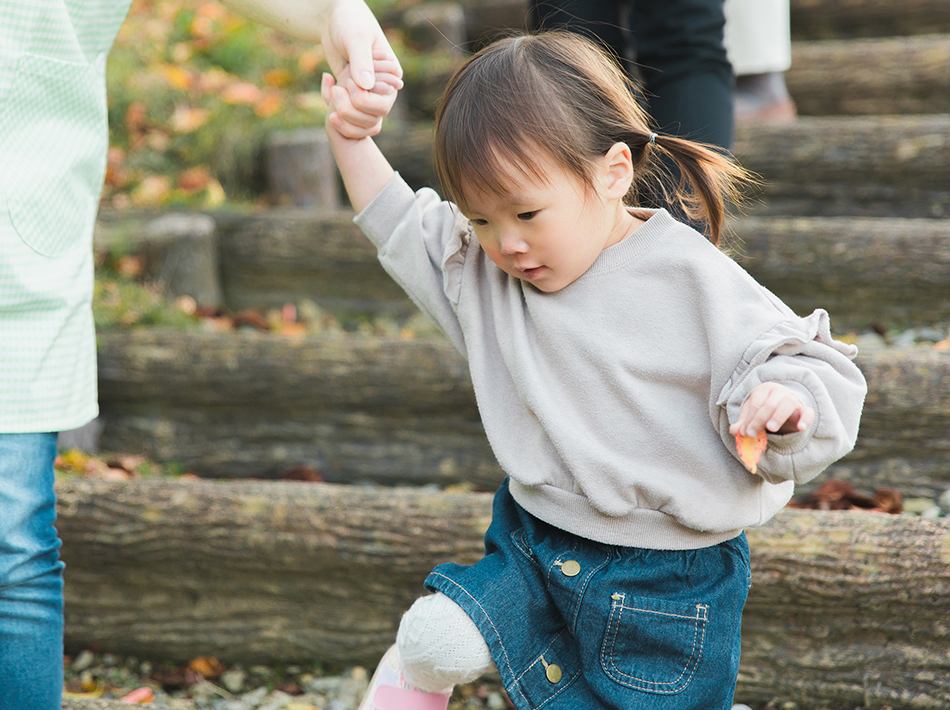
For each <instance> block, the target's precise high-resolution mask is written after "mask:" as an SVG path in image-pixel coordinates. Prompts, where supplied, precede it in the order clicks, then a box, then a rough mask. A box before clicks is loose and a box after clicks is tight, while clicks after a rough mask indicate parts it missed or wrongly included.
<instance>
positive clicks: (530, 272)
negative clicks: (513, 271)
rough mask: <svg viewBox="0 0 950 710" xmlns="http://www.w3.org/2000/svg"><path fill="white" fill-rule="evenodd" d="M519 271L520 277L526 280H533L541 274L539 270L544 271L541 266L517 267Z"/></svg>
mask: <svg viewBox="0 0 950 710" xmlns="http://www.w3.org/2000/svg"><path fill="white" fill-rule="evenodd" d="M518 271H520V272H521V277H522V278H523V279H526V280H528V281H533V280H534V279H536V278H538V277H539V276H540V275H541V272H543V271H544V267H543V266H535V267H534V268H533V269H518Z"/></svg>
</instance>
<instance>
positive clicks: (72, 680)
mask: <svg viewBox="0 0 950 710" xmlns="http://www.w3.org/2000/svg"><path fill="white" fill-rule="evenodd" d="M65 661H66V663H65V678H66V693H65V697H64V701H63V710H126V709H129V710H130V709H131V708H132V707H134V706H133V705H129V704H126V703H125V702H121V700H122V698H124V697H125V696H126V695H128V694H129V693H130V692H132V691H135V690H139V691H141V689H144V688H149V689H150V690H151V691H152V693H151V696H150V698H148V699H145V700H144V701H145V703H146V704H145V707H147V708H150V709H151V710H357V707H358V706H359V703H360V702H361V700H362V698H363V694H364V693H365V692H366V687H367V685H368V683H369V673H368V672H367V669H365V668H362V667H360V666H356V667H353V668H347V669H344V670H342V671H339V672H333V673H326V672H324V670H323V669H321V668H319V667H306V666H302V665H299V666H295V665H288V666H286V667H273V666H250V667H247V668H245V667H243V666H240V665H232V666H230V667H225V666H223V665H221V664H220V663H218V662H217V661H215V660H214V659H212V658H196V659H194V660H192V661H191V662H190V663H189V664H188V666H171V665H161V664H155V663H153V662H151V661H140V660H138V659H136V658H131V657H130V658H120V657H118V656H114V655H111V654H108V653H105V654H98V653H93V652H92V651H88V650H86V651H83V652H81V653H80V654H78V655H77V656H76V657H75V658H71V657H69V656H67V657H66V659H65ZM196 669H197V670H196ZM202 670H204V671H210V673H211V674H212V675H213V676H214V677H204V676H203V675H201V674H200V673H199V671H202ZM163 681H164V684H163ZM739 700H741V698H739ZM139 702H142V701H139ZM513 708H514V705H512V704H511V702H510V701H509V700H508V697H507V696H506V695H505V692H504V690H503V689H502V688H501V684H500V683H499V682H498V681H497V680H492V679H488V680H485V679H483V680H480V681H477V682H475V683H472V684H469V685H465V686H460V687H458V688H456V689H455V693H454V694H453V696H452V700H451V702H450V703H449V708H448V710H513ZM819 708H821V709H822V710H826V708H827V705H826V704H823V703H820V702H818V703H814V704H810V703H796V702H791V701H789V700H786V699H774V700H771V701H769V702H768V703H765V704H757V705H753V706H749V705H744V704H738V705H735V706H733V710H818V709H819ZM835 710H870V709H869V708H864V707H855V708H851V707H848V708H844V707H838V706H836V707H835Z"/></svg>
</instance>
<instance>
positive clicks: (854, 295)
mask: <svg viewBox="0 0 950 710" xmlns="http://www.w3.org/2000/svg"><path fill="white" fill-rule="evenodd" d="M193 217H194V218H195V220H196V227H201V226H202V225H204V224H206V223H207V221H208V220H209V218H207V217H206V216H204V215H197V216H193ZM352 217H353V215H352V213H351V212H348V211H345V210H341V211H338V212H329V213H328V212H323V213H315V212H309V211H304V210H272V211H269V212H264V213H259V214H254V215H243V216H239V215H222V214H217V215H215V220H216V225H217V226H216V239H217V253H218V259H219V266H218V268H217V270H218V272H219V277H220V280H221V286H220V287H218V288H217V290H218V291H220V292H221V293H222V294H223V303H224V304H225V305H226V306H227V307H228V308H230V309H231V310H233V311H238V310H241V309H245V308H256V307H260V306H266V307H280V306H282V305H283V304H285V303H296V304H298V305H299V304H300V303H301V302H302V301H303V300H305V299H306V300H311V301H313V302H315V303H316V304H317V305H319V306H321V307H322V308H324V309H326V310H329V311H331V312H333V313H335V314H337V315H338V316H339V317H347V316H348V315H352V314H354V313H367V314H373V315H376V316H386V317H391V318H394V319H396V320H398V321H400V322H401V321H403V320H405V319H406V318H408V317H410V316H411V315H412V314H414V313H416V312H417V311H416V308H415V306H414V305H413V304H412V303H411V302H410V301H409V299H408V298H407V297H406V295H405V294H404V293H403V291H402V289H400V288H399V287H398V286H397V285H396V284H395V282H393V280H392V279H391V278H390V277H389V276H388V275H387V274H386V273H385V272H384V271H383V270H382V267H380V266H379V263H378V261H377V259H376V252H375V249H374V248H373V247H372V245H371V244H370V243H369V241H368V240H367V239H366V238H365V237H364V236H363V235H362V233H361V232H360V231H359V229H358V228H357V227H356V226H355V225H354V224H353V222H352ZM188 223H189V219H188V218H186V217H185V216H182V215H178V216H176V218H175V219H170V218H169V216H168V215H165V216H162V217H156V215H154V214H151V215H147V214H131V215H126V214H124V213H115V212H104V213H103V214H102V215H101V217H100V223H99V228H98V232H97V245H98V246H99V248H106V247H107V245H109V244H116V243H117V242H118V241H119V239H120V236H119V235H124V236H122V237H121V239H122V241H123V244H124V246H123V248H124V249H126V250H133V251H134V250H140V251H142V252H143V253H144V254H146V255H148V254H151V253H154V250H152V249H148V248H146V246H145V245H142V246H141V247H136V246H135V243H136V242H137V240H139V239H143V238H144V239H145V240H146V241H147V239H148V235H154V234H159V238H160V239H161V240H163V241H166V242H167V240H165V238H164V236H162V235H161V234H160V233H159V230H158V229H156V228H155V226H154V225H157V224H165V225H172V226H176V228H181V226H182V225H186V224H188ZM730 224H731V227H732V228H733V230H734V231H735V234H736V236H737V237H738V238H739V241H738V242H737V243H736V244H735V245H734V249H733V252H734V256H735V258H736V260H737V261H738V262H739V263H740V264H742V266H743V267H745V268H746V269H747V270H748V271H749V272H750V273H751V274H752V275H753V276H754V277H755V278H756V279H757V280H758V281H760V282H761V283H762V284H764V285H765V286H766V287H767V288H769V289H770V290H772V291H773V292H775V293H776V294H778V295H779V296H780V297H781V298H783V299H784V300H785V301H786V302H787V303H788V304H789V305H790V306H791V307H792V308H793V309H795V310H796V312H798V313H800V314H802V315H805V314H807V313H810V312H811V311H812V310H814V309H815V308H818V307H821V308H825V309H826V310H827V311H828V312H829V313H831V315H832V323H833V325H834V327H835V329H836V331H838V332H845V331H847V330H851V329H863V328H866V327H867V326H869V325H874V326H876V327H878V328H879V329H891V328H902V329H906V328H909V327H913V326H932V325H938V324H942V323H947V322H950V220H948V219H942V220H939V219H888V218H857V217H812V218H808V217H785V216H745V217H739V218H736V219H734V220H732V221H731V223H730ZM184 231H187V230H184ZM141 235H146V236H144V237H143V236H141ZM149 271H150V272H157V271H159V269H157V268H149ZM208 280H209V279H208V278H205V279H199V280H198V283H197V284H196V285H195V286H194V293H193V294H191V295H195V296H196V297H197V294H199V293H200V292H201V291H202V290H204V289H205V286H204V284H205V283H206V282H207V281H208ZM185 292H188V289H187V288H186V289H185ZM177 293H178V292H176V294H177Z"/></svg>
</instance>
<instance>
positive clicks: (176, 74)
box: [160, 64, 194, 91]
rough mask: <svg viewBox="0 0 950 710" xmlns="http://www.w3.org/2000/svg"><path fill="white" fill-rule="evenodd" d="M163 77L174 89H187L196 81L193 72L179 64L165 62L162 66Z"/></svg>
mask: <svg viewBox="0 0 950 710" xmlns="http://www.w3.org/2000/svg"><path fill="white" fill-rule="evenodd" d="M160 71H161V74H162V79H164V80H165V83H166V84H168V85H169V86H170V87H172V88H173V89H178V90H179V91H187V90H188V89H190V88H191V86H192V84H193V83H194V79H193V78H192V76H191V72H189V71H188V70H186V69H182V68H181V67H180V66H178V65H177V64H165V65H163V66H162V68H161V70H160Z"/></svg>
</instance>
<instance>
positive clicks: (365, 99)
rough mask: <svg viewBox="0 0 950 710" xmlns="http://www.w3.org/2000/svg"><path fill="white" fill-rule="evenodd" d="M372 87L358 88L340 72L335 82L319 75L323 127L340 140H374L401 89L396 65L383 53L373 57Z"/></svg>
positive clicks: (351, 79) (345, 74) (348, 76)
mask: <svg viewBox="0 0 950 710" xmlns="http://www.w3.org/2000/svg"><path fill="white" fill-rule="evenodd" d="M373 60H374V68H375V71H376V83H375V86H374V87H373V89H372V91H367V90H365V89H362V88H360V87H359V86H358V85H357V84H356V82H355V81H353V77H352V76H351V75H350V68H349V67H347V68H346V69H344V70H343V71H342V72H341V73H340V76H339V77H337V79H334V78H333V77H332V76H331V75H330V74H324V75H323V82H322V84H321V93H322V94H323V99H324V101H326V102H327V111H328V114H327V127H328V128H331V129H332V130H334V131H336V132H337V133H339V134H340V135H341V136H343V137H344V138H349V139H352V140H359V139H361V138H367V137H370V136H375V135H376V134H377V133H379V131H380V128H381V127H382V124H383V118H384V117H385V116H386V115H388V114H389V112H390V110H391V109H392V107H393V103H395V101H396V92H397V91H398V90H399V89H401V88H402V85H403V84H402V79H401V78H400V76H399V75H400V74H401V69H400V68H399V64H398V62H396V61H395V60H394V59H392V58H391V57H390V56H389V55H387V54H386V53H385V52H382V51H379V50H377V51H376V52H375V53H374V55H373Z"/></svg>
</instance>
